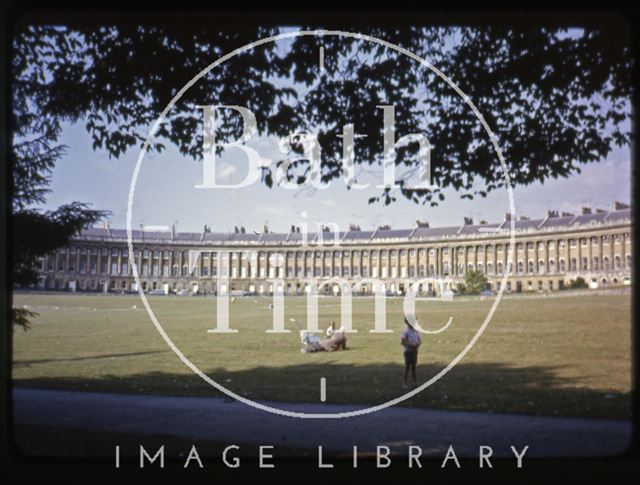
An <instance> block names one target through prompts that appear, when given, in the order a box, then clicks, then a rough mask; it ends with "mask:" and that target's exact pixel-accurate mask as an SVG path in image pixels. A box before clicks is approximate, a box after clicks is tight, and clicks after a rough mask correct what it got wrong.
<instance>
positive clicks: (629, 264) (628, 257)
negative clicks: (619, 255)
mask: <svg viewBox="0 0 640 485" xmlns="http://www.w3.org/2000/svg"><path fill="white" fill-rule="evenodd" d="M627 269H631V255H630V254H627Z"/></svg>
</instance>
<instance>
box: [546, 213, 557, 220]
mask: <svg viewBox="0 0 640 485" xmlns="http://www.w3.org/2000/svg"><path fill="white" fill-rule="evenodd" d="M547 217H548V218H549V219H552V218H554V217H558V211H547Z"/></svg>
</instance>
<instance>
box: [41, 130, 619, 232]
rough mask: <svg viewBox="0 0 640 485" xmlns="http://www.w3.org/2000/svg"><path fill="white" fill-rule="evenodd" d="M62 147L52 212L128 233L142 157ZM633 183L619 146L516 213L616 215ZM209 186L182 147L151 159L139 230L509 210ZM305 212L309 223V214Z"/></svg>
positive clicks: (77, 137)
mask: <svg viewBox="0 0 640 485" xmlns="http://www.w3.org/2000/svg"><path fill="white" fill-rule="evenodd" d="M61 142H62V143H64V144H66V145H68V146H69V149H68V152H67V155H66V156H65V157H64V158H63V159H62V160H61V161H59V162H58V164H57V166H56V168H55V171H54V173H53V176H52V183H51V189H52V192H51V193H50V194H49V197H48V200H47V204H46V207H48V208H53V207H57V206H58V205H60V204H63V203H68V202H71V201H73V200H77V201H82V202H89V203H91V204H92V205H93V207H95V208H99V209H108V210H111V211H112V212H113V216H112V217H111V225H112V227H125V221H126V210H127V209H126V208H127V204H126V202H127V195H128V189H129V184H130V180H131V175H132V172H133V169H134V166H135V162H136V159H137V156H138V150H133V149H132V150H129V151H128V152H127V153H126V154H125V155H123V156H122V157H120V158H119V159H117V160H116V159H109V157H108V155H107V154H106V152H104V151H100V150H98V151H93V150H92V148H91V140H90V138H89V135H88V134H87V133H86V131H85V130H84V127H83V126H82V125H69V126H66V127H65V129H64V130H63V135H62V138H61ZM252 145H253V146H254V147H256V148H257V149H259V151H260V154H261V155H262V156H265V157H269V156H271V157H275V154H276V153H277V152H276V150H277V147H276V145H275V140H270V139H264V138H263V139H257V140H255V142H254V143H253V144H252ZM270 154H271V155H270ZM243 157H244V156H243V155H242V154H241V153H240V152H239V151H235V152H234V151H230V152H228V153H226V154H225V155H224V156H223V157H222V158H221V163H220V164H219V165H218V169H219V170H218V174H219V176H224V177H225V178H222V179H221V182H227V183H238V182H239V181H240V180H241V179H242V178H243V177H244V174H243V170H246V169H245V167H244V162H243ZM367 177H369V180H371V181H372V180H373V178H372V176H361V178H360V179H359V181H360V182H362V183H364V182H366V181H369V180H367ZM630 180H631V163H630V150H629V149H628V148H625V149H616V150H615V151H614V152H612V153H611V154H610V155H609V157H607V159H606V160H602V161H600V162H598V163H591V164H588V165H583V166H582V173H581V174H577V175H574V176H572V177H570V178H566V179H558V180H553V179H552V180H550V181H548V182H546V183H544V184H534V185H531V186H528V187H516V189H515V192H514V194H515V202H516V211H517V213H518V214H524V215H528V216H530V217H538V216H544V214H545V213H546V211H547V210H549V209H557V210H561V211H569V212H577V211H579V209H580V207H581V206H583V205H589V206H593V207H601V208H605V209H607V208H610V207H611V205H612V203H613V201H614V200H619V201H624V202H628V201H629V200H630V192H631V189H630ZM201 181H202V166H201V164H200V162H196V161H194V160H192V159H189V158H185V157H183V156H181V155H180V154H179V153H177V150H175V149H174V148H173V147H169V148H168V149H167V150H166V151H165V152H163V153H162V154H150V155H147V157H146V158H145V161H144V163H143V166H142V169H141V172H140V177H139V183H138V185H137V188H136V194H135V200H134V208H133V224H134V226H138V225H139V224H141V223H142V224H144V225H147V226H149V225H168V226H170V225H171V224H173V223H177V228H178V230H179V231H200V230H201V229H202V227H203V225H204V224H207V225H210V226H211V227H212V229H213V230H214V231H231V230H233V227H234V226H245V227H246V228H247V230H249V231H250V230H258V231H260V230H261V228H262V226H263V224H268V225H269V228H270V230H272V231H286V230H287V229H288V228H289V226H290V225H291V224H299V223H301V222H306V223H307V224H309V226H308V227H309V230H311V229H312V228H314V227H315V224H316V223H328V222H332V223H337V224H338V225H339V227H340V228H341V229H343V228H346V227H347V225H348V223H349V222H353V223H357V224H359V225H360V226H361V227H362V229H365V228H373V227H375V226H377V225H380V224H390V225H391V226H392V227H394V228H404V227H413V225H414V223H415V220H416V219H421V220H427V221H429V222H430V224H431V225H432V226H447V225H458V224H460V223H461V222H462V219H463V217H469V216H471V217H473V218H474V220H476V221H477V220H480V219H485V220H487V221H489V222H492V221H493V222H495V221H500V220H502V219H503V216H504V213H505V212H507V210H508V200H507V192H506V190H504V189H503V190H498V191H495V192H494V193H491V194H489V196H488V197H487V198H484V199H474V200H472V201H469V200H467V199H460V198H459V196H458V194H457V193H456V192H454V191H446V192H445V193H446V199H445V201H444V202H441V203H440V206H438V207H427V206H422V205H416V204H413V203H411V202H408V201H406V200H403V199H402V198H401V197H399V198H398V201H397V202H396V203H394V204H392V205H391V206H387V207H384V206H381V205H379V204H376V205H369V204H367V200H368V199H369V197H371V196H373V195H378V194H379V192H380V189H375V188H371V189H367V190H363V191H357V192H356V191H347V190H346V188H345V184H344V182H343V181H342V180H336V181H334V182H332V184H331V186H330V188H329V189H327V190H324V191H318V192H316V193H315V194H313V195H311V194H307V193H300V192H299V191H290V190H284V189H281V188H273V189H268V188H267V187H266V186H264V185H263V184H260V183H256V184H254V185H252V186H250V187H248V188H244V189H204V190H203V189H195V185H198V184H199V183H201ZM371 185H372V186H373V185H374V184H371ZM303 211H306V212H307V216H306V217H302V215H301V213H302V212H303Z"/></svg>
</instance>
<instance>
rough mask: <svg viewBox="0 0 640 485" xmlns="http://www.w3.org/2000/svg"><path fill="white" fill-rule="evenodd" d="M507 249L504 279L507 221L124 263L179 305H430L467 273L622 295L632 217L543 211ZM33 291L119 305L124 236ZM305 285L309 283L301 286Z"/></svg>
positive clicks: (235, 240) (108, 234) (129, 284)
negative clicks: (371, 300)
mask: <svg viewBox="0 0 640 485" xmlns="http://www.w3.org/2000/svg"><path fill="white" fill-rule="evenodd" d="M514 225H515V245H514V252H513V259H512V266H511V267H509V263H508V259H509V254H508V253H509V238H510V227H511V220H510V218H509V217H508V215H507V216H506V217H505V219H504V220H503V221H502V222H499V223H486V222H484V221H481V222H480V223H474V222H473V221H472V220H470V219H465V220H464V224H461V225H457V226H450V227H429V224H428V223H426V222H418V223H416V226H415V227H413V228H410V229H392V228H390V227H388V226H381V227H379V228H378V229H376V230H371V231H367V230H360V228H359V227H358V226H353V225H352V226H350V227H349V230H348V231H344V232H335V231H333V232H332V231H331V229H330V228H327V227H325V228H321V230H320V231H317V232H314V233H311V232H306V231H301V230H300V228H299V227H295V226H292V227H291V228H290V230H289V232H288V233H272V232H269V231H268V228H266V227H265V228H263V230H262V231H261V232H260V233H256V232H253V231H251V232H249V231H246V230H245V229H244V228H236V229H235V230H234V231H233V232H232V233H219V232H213V231H211V230H210V229H209V228H208V227H206V226H205V228H204V230H203V231H202V232H200V233H194V232H176V230H175V228H171V229H169V230H166V231H147V230H144V228H141V229H138V230H134V231H132V241H133V255H132V257H133V260H134V261H135V264H136V267H137V271H138V274H139V281H140V285H141V286H142V290H144V291H146V292H155V293H174V292H179V293H181V294H187V293H188V294H198V295H209V294H218V293H223V294H256V295H271V294H273V293H274V291H278V292H283V293H284V294H286V295H304V294H305V292H308V291H309V285H310V284H314V285H316V286H315V287H314V288H316V290H317V291H318V292H319V293H321V294H332V293H333V294H336V293H339V292H340V291H341V288H345V287H346V285H350V286H351V289H350V291H352V293H353V294H371V293H372V291H374V290H375V291H378V290H380V289H382V290H383V291H384V292H385V293H386V294H392V295H402V294H405V292H406V291H407V290H408V289H409V288H410V286H411V285H414V289H415V290H417V291H418V293H419V294H423V295H437V294H439V293H440V292H444V291H450V290H451V289H453V288H455V285H456V284H457V283H459V282H463V281H464V274H465V272H466V271H469V270H480V271H482V272H483V273H484V274H485V275H486V277H487V290H488V291H494V292H495V291H496V290H498V289H499V288H500V285H501V283H502V281H503V277H504V274H505V272H507V271H509V272H510V276H509V278H508V279H507V281H506V284H505V285H506V287H505V291H507V292H514V293H515V292H531V291H545V292H546V291H556V290H561V289H563V288H566V287H567V286H568V285H569V284H570V283H571V281H572V280H575V279H576V278H577V277H582V278H583V279H584V280H585V281H586V282H587V284H588V285H589V287H591V288H602V287H613V286H624V285H629V284H631V257H632V256H631V255H632V241H631V232H632V231H631V228H632V220H631V210H630V208H629V206H627V205H624V204H620V203H616V204H615V205H614V207H613V210H601V209H594V210H591V209H589V208H583V210H582V213H580V214H568V213H558V212H555V211H550V212H549V213H548V214H547V216H546V217H544V218H541V219H527V218H525V217H520V218H519V219H518V220H517V221H514ZM40 264H41V279H40V283H39V285H38V286H39V287H40V288H41V289H46V290H66V291H78V292H109V293H123V292H132V291H138V285H137V284H136V282H135V278H134V276H133V265H132V259H131V257H130V253H129V248H128V243H127V231H126V230H124V229H112V228H109V227H104V228H90V229H86V230H84V231H83V232H82V233H81V234H79V235H78V236H76V237H74V238H73V239H72V240H71V243H70V244H69V246H68V247H65V248H62V249H60V250H59V251H57V252H56V253H53V254H50V255H47V256H45V257H43V258H41V260H40ZM311 282H314V283H311Z"/></svg>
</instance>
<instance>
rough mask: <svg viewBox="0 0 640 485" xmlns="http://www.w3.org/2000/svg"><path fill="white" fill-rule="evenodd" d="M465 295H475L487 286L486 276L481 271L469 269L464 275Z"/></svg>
mask: <svg viewBox="0 0 640 485" xmlns="http://www.w3.org/2000/svg"><path fill="white" fill-rule="evenodd" d="M464 286H465V287H466V289H465V293H464V294H465V295H477V294H479V293H480V292H481V291H484V290H485V289H486V287H487V277H486V276H485V275H484V273H483V272H482V271H479V270H471V271H467V272H466V273H465V275H464Z"/></svg>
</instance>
